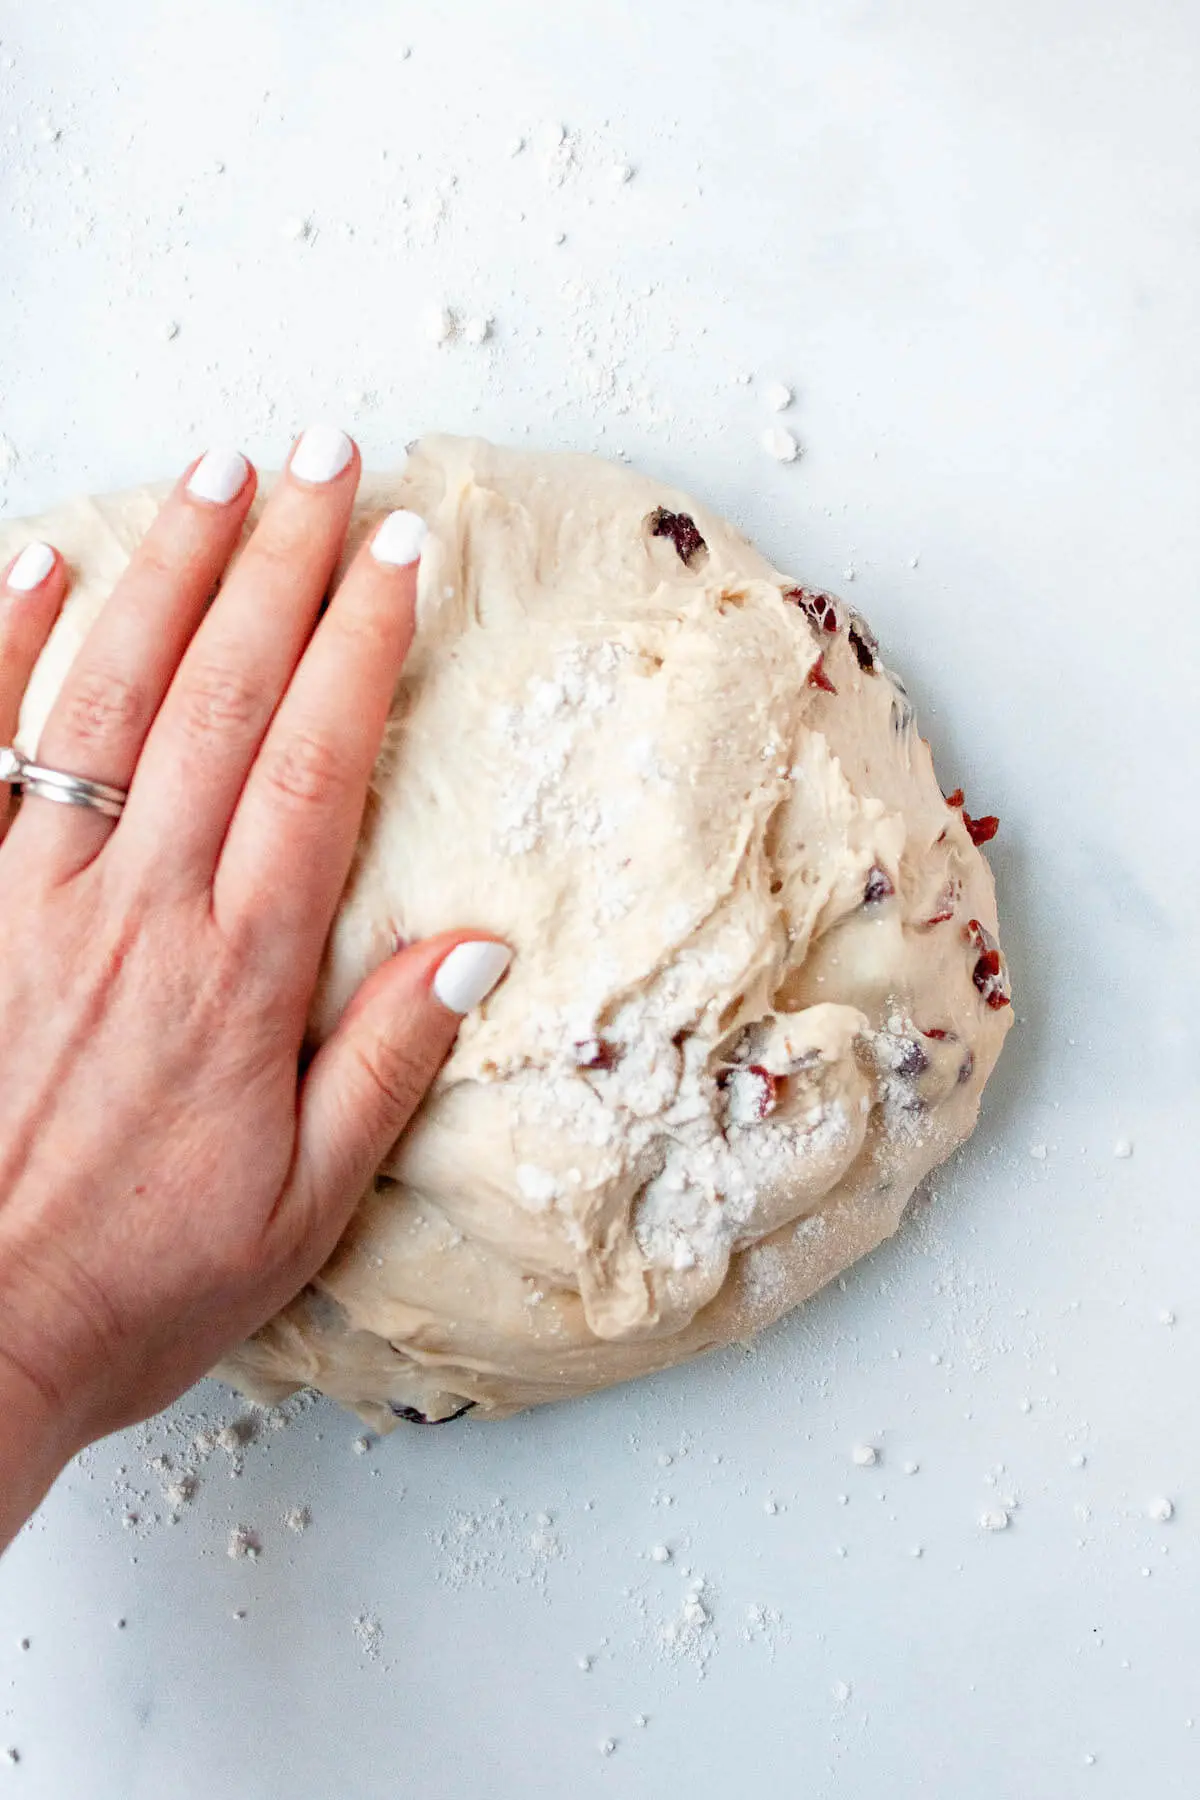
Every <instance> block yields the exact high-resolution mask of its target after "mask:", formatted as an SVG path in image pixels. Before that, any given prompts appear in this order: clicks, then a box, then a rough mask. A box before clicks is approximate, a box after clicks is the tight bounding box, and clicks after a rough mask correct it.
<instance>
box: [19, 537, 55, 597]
mask: <svg viewBox="0 0 1200 1800" xmlns="http://www.w3.org/2000/svg"><path fill="white" fill-rule="evenodd" d="M53 567H54V552H53V550H52V549H51V548H50V546H49V544H26V546H25V548H24V549H23V550H22V552H21V554H20V556H18V558H17V560H16V562H15V563H14V564H13V566H12V568H11V569H10V570H9V571H8V585H9V587H10V588H12V590H13V592H14V593H15V594H29V593H32V592H33V590H34V588H35V587H41V585H42V583H43V581H45V579H46V577H47V575H48V574H49V573H50V571H51V569H52V568H53Z"/></svg>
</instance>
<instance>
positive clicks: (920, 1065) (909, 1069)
mask: <svg viewBox="0 0 1200 1800" xmlns="http://www.w3.org/2000/svg"><path fill="white" fill-rule="evenodd" d="M928 1067H929V1058H928V1056H927V1055H926V1053H925V1052H924V1050H922V1048H921V1046H920V1044H918V1043H915V1042H914V1041H913V1039H912V1038H910V1039H909V1040H908V1041H907V1043H906V1044H905V1045H904V1048H903V1049H902V1050H901V1051H900V1054H899V1055H898V1056H897V1058H896V1073H897V1075H903V1076H904V1077H905V1078H906V1079H907V1080H909V1081H913V1080H915V1078H916V1077H917V1076H918V1075H923V1074H924V1073H925V1071H926V1069H927V1068H928Z"/></svg>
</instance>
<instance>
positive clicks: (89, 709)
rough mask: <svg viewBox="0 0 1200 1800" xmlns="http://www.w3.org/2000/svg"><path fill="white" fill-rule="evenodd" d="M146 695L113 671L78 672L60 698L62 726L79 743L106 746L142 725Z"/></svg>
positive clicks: (102, 669)
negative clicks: (61, 702)
mask: <svg viewBox="0 0 1200 1800" xmlns="http://www.w3.org/2000/svg"><path fill="white" fill-rule="evenodd" d="M145 717H146V696H145V693H144V691H143V690H142V688H141V687H139V685H138V684H137V682H135V681H131V680H130V679H129V678H128V677H127V676H125V675H119V674H118V673H117V672H116V670H114V669H104V668H91V669H83V670H81V671H80V673H79V675H78V677H77V678H76V679H75V681H73V682H72V684H71V686H70V688H69V690H68V692H67V693H66V695H65V696H64V698H63V723H64V725H65V726H66V729H67V730H68V731H69V732H70V734H71V736H72V737H73V738H74V739H76V740H77V741H78V742H79V743H80V744H84V745H86V744H97V743H108V742H111V741H112V740H113V739H114V738H123V737H125V736H127V735H128V734H129V733H131V732H135V731H137V730H138V729H140V727H141V726H142V725H143V723H144V722H145Z"/></svg>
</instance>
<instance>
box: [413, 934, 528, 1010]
mask: <svg viewBox="0 0 1200 1800" xmlns="http://www.w3.org/2000/svg"><path fill="white" fill-rule="evenodd" d="M512 959H513V953H512V951H511V950H510V949H509V947H508V945H507V944H502V943H501V942H500V941H499V940H498V939H497V938H467V939H465V940H462V941H460V942H459V943H457V944H455V945H454V947H453V949H451V950H450V951H449V952H448V953H447V954H446V955H445V956H443V957H442V959H441V960H440V961H439V962H438V964H437V966H436V968H435V969H434V972H433V980H432V982H431V983H430V991H431V993H432V994H433V997H434V999H435V1000H436V1001H438V1003H439V1004H440V1005H441V1006H443V1007H444V1008H445V1009H446V1011H447V1012H449V1013H453V1014H455V1015H456V1016H457V1017H458V1018H463V1017H465V1015H466V1014H467V1013H469V1012H474V1010H475V1008H476V1007H477V1006H481V1005H482V1004H483V1002H484V1001H485V1000H486V999H487V997H488V995H489V994H490V993H491V992H492V991H493V989H495V988H496V987H498V986H499V984H500V982H501V981H502V980H503V978H504V976H505V975H506V974H507V973H508V969H509V966H510V964H511V963H512Z"/></svg>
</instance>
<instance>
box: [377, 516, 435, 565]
mask: <svg viewBox="0 0 1200 1800" xmlns="http://www.w3.org/2000/svg"><path fill="white" fill-rule="evenodd" d="M428 536H429V527H428V525H426V523H425V521H424V519H422V518H421V517H420V515H419V514H417V513H414V512H407V511H406V510H405V509H404V508H400V509H399V510H398V511H397V512H392V513H389V514H388V516H387V518H386V519H384V521H383V523H382V524H381V525H380V526H379V528H378V530H377V531H376V533H375V535H374V537H373V538H372V539H371V555H372V557H373V558H374V560H375V561H376V562H377V563H382V564H383V565H384V566H385V567H387V568H393V569H407V568H411V567H412V565H413V564H414V563H416V562H419V561H420V559H421V552H422V550H423V549H424V547H425V540H426V539H427V538H428Z"/></svg>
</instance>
